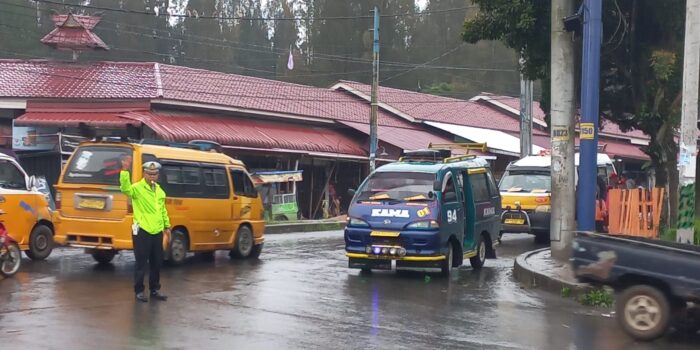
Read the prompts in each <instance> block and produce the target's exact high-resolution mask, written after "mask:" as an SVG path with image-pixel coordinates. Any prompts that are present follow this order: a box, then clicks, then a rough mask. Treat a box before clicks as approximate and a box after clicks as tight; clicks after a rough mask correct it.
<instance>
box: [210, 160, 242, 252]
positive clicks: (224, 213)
mask: <svg viewBox="0 0 700 350" xmlns="http://www.w3.org/2000/svg"><path fill="white" fill-rule="evenodd" d="M202 174H203V175H204V196H205V197H207V198H208V200H209V204H208V205H207V208H212V209H207V210H206V211H207V213H208V215H209V224H210V225H211V227H210V229H211V230H212V232H214V240H215V242H216V244H217V245H218V247H217V248H218V249H224V248H227V245H228V243H229V242H230V238H231V235H232V233H233V226H234V225H233V221H232V215H233V213H232V210H231V208H232V205H233V203H232V202H231V186H230V182H229V178H228V175H227V174H226V168H225V167H223V166H213V165H212V166H209V165H203V168H202Z"/></svg>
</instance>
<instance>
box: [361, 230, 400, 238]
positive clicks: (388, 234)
mask: <svg viewBox="0 0 700 350" xmlns="http://www.w3.org/2000/svg"><path fill="white" fill-rule="evenodd" d="M369 235H370V236H371V237H398V236H399V235H401V232H393V231H372V233H370V234H369Z"/></svg>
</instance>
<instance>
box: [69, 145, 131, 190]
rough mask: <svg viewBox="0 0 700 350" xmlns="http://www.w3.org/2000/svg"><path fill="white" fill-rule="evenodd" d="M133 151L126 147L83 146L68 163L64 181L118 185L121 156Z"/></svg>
mask: <svg viewBox="0 0 700 350" xmlns="http://www.w3.org/2000/svg"><path fill="white" fill-rule="evenodd" d="M131 153H132V151H131V149H129V148H125V147H100V146H92V147H91V146H88V147H81V148H79V149H78V150H77V151H76V153H75V155H73V158H72V160H71V162H70V164H68V169H67V170H66V172H65V175H64V176H63V182H65V183H77V184H99V185H115V186H118V185H119V172H120V171H121V157H123V156H125V155H129V156H130V155H131Z"/></svg>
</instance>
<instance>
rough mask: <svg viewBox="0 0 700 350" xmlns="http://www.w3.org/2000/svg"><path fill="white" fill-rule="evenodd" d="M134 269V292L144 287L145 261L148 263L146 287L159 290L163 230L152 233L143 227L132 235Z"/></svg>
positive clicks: (139, 291) (142, 289)
mask: <svg viewBox="0 0 700 350" xmlns="http://www.w3.org/2000/svg"><path fill="white" fill-rule="evenodd" d="M133 240H134V256H136V269H135V271H134V292H136V293H141V292H143V291H144V289H145V287H144V285H143V279H144V277H145V276H146V263H149V265H150V271H149V273H148V287H149V289H150V290H151V292H154V291H158V290H160V267H161V265H162V264H163V232H159V233H158V234H156V235H152V234H150V233H148V232H146V231H144V230H143V229H139V233H138V234H137V235H136V236H133Z"/></svg>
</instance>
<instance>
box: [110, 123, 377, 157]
mask: <svg viewBox="0 0 700 350" xmlns="http://www.w3.org/2000/svg"><path fill="white" fill-rule="evenodd" d="M121 116H122V117H124V118H128V119H131V120H135V121H140V122H142V123H143V124H145V125H147V126H148V127H150V128H151V129H153V131H154V132H155V133H156V134H157V135H159V136H160V137H161V138H163V139H165V140H169V141H179V142H188V141H191V140H197V139H206V140H211V141H215V142H218V143H220V144H222V145H230V146H238V147H249V148H256V149H267V150H271V151H275V150H277V151H302V152H319V153H325V154H338V155H350V156H357V157H366V156H367V151H365V149H364V148H363V146H362V143H361V142H358V141H357V140H356V138H353V137H350V136H348V135H346V134H344V133H342V132H340V131H337V130H333V129H328V128H317V127H312V126H295V125H289V124H282V123H271V122H260V121H253V120H247V119H239V118H221V117H212V116H207V115H177V114H168V113H162V112H158V113H154V112H127V113H123V114H121Z"/></svg>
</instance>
